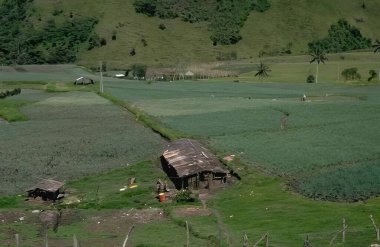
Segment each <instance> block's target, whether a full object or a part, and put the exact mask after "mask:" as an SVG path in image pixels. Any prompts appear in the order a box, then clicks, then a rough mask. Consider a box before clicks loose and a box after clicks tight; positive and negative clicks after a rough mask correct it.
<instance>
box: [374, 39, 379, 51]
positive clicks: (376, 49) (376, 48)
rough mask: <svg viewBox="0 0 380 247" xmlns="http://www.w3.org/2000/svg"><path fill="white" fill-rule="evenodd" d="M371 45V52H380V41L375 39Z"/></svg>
mask: <svg viewBox="0 0 380 247" xmlns="http://www.w3.org/2000/svg"><path fill="white" fill-rule="evenodd" d="M372 47H373V48H374V49H375V50H373V52H380V41H379V40H376V41H375V44H373V46H372Z"/></svg>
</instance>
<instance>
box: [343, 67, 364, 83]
mask: <svg viewBox="0 0 380 247" xmlns="http://www.w3.org/2000/svg"><path fill="white" fill-rule="evenodd" d="M342 76H343V78H344V80H345V81H348V80H360V78H361V76H360V74H359V73H358V69H357V68H348V69H344V70H343V71H342Z"/></svg>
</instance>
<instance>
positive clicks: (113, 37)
mask: <svg viewBox="0 0 380 247" xmlns="http://www.w3.org/2000/svg"><path fill="white" fill-rule="evenodd" d="M112 40H116V31H113V32H112Z"/></svg>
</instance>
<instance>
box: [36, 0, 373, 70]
mask: <svg viewBox="0 0 380 247" xmlns="http://www.w3.org/2000/svg"><path fill="white" fill-rule="evenodd" d="M35 2H36V6H37V7H36V9H37V13H36V16H37V15H39V14H40V15H42V16H44V18H48V16H49V15H50V16H51V13H52V11H53V9H54V5H55V6H58V7H57V8H63V9H64V10H65V12H64V14H65V15H68V14H69V13H70V11H72V12H73V13H74V14H81V15H86V16H98V17H99V19H100V22H99V24H98V26H97V32H98V33H99V34H100V36H101V37H105V38H106V39H107V41H108V42H107V45H106V46H104V47H101V48H96V49H93V50H92V51H87V50H86V49H85V48H84V49H83V50H82V51H81V52H80V54H79V63H81V64H84V65H88V66H95V65H96V64H97V62H98V61H99V60H107V62H108V63H109V65H110V66H112V67H123V65H125V64H132V63H137V62H140V63H147V64H151V65H172V64H177V63H179V62H184V63H191V62H199V61H213V60H215V57H216V54H217V53H218V52H220V51H237V52H238V56H239V58H249V57H257V56H258V54H259V52H260V51H262V50H263V49H264V50H265V51H266V52H268V53H270V52H273V51H276V50H280V49H281V48H283V47H285V46H286V45H287V44H288V43H289V42H291V43H292V44H293V51H294V52H295V53H301V52H305V51H306V50H307V43H308V42H309V41H311V40H312V39H314V38H318V37H323V36H325V35H326V33H327V29H328V27H329V26H330V25H331V24H332V23H333V22H336V21H337V20H338V19H339V18H342V17H344V18H346V19H347V20H348V21H349V22H350V23H351V24H354V25H356V26H358V27H359V28H360V29H361V30H362V31H363V34H364V35H366V36H368V37H371V38H373V39H375V38H380V33H379V30H380V23H379V22H378V19H379V17H380V1H379V0H367V1H366V6H367V8H366V9H362V8H361V6H360V5H361V1H354V0H350V1H347V0H337V1H328V0H322V1H318V2H315V1H311V0H308V1H300V0H298V1H296V2H295V1H292V0H271V3H272V8H271V9H270V10H269V11H267V12H265V13H257V12H252V14H251V15H250V16H249V18H248V20H247V22H246V24H245V26H244V27H243V29H242V31H241V34H242V36H243V40H242V41H241V42H240V43H239V44H238V45H236V46H229V47H220V46H217V47H214V46H212V43H211V41H210V39H209V36H210V33H209V31H208V30H207V24H206V23H197V24H189V23H185V22H182V21H180V20H161V19H158V18H149V17H146V16H144V15H140V14H136V13H135V12H134V8H133V6H132V2H133V0H113V1H100V0H93V1H91V0H81V1H76V0H67V1H63V2H59V4H57V3H56V2H52V1H48V0H36V1H35ZM83 6H86V7H85V8H84V7H83ZM354 18H363V19H364V21H365V22H364V23H356V22H355V20H354ZM160 23H164V24H165V25H166V26H167V29H166V30H164V31H162V30H160V29H159V28H158V25H159V24H160ZM120 24H121V26H122V27H119V28H117V26H120ZM114 30H116V31H117V40H116V41H112V40H111V36H112V32H113V31H114ZM142 38H144V39H145V40H146V41H147V43H148V46H147V47H143V45H142V43H141V39H142ZM133 47H135V48H136V53H137V54H136V55H135V56H133V57H131V56H130V55H129V51H130V50H131V49H132V48H133Z"/></svg>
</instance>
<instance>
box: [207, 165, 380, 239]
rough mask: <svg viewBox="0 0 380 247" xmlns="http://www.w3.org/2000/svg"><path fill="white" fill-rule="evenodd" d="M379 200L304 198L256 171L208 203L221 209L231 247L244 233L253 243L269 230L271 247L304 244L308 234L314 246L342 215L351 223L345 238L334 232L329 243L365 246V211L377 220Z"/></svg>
mask: <svg viewBox="0 0 380 247" xmlns="http://www.w3.org/2000/svg"><path fill="white" fill-rule="evenodd" d="M378 205H379V199H378V198H376V199H373V200H369V201H366V202H365V203H363V202H361V203H354V204H349V203H331V202H323V201H312V200H308V199H305V198H303V197H301V196H299V195H295V194H293V193H291V192H289V191H287V190H286V189H285V187H284V184H283V180H282V179H280V178H274V177H269V176H264V175H260V174H258V173H256V172H254V173H252V174H250V175H248V176H245V177H244V178H243V180H241V182H239V183H238V184H237V185H235V186H233V187H231V188H229V189H227V190H225V191H222V192H220V193H219V194H218V195H217V197H216V198H215V200H213V203H212V205H211V206H212V207H215V208H216V209H218V210H219V212H220V213H221V218H222V221H223V222H224V224H225V225H227V227H228V230H229V234H230V239H231V241H233V243H234V245H233V246H239V245H241V244H242V240H241V239H242V235H243V232H246V233H247V235H248V238H249V240H250V242H251V243H253V242H255V241H257V240H258V239H259V238H260V237H261V236H262V235H264V234H265V233H267V232H268V233H269V236H270V246H300V245H301V246H302V243H303V240H304V239H305V237H306V235H307V234H309V236H310V241H311V244H312V246H328V245H329V242H330V240H331V239H332V238H333V236H334V234H335V233H336V232H337V231H339V230H340V229H341V226H342V218H345V219H346V222H347V224H348V225H349V227H348V230H347V233H346V236H347V237H346V243H345V244H344V245H343V244H342V243H341V235H338V237H337V239H336V241H335V244H334V245H333V246H366V245H369V244H371V243H375V242H376V235H375V234H374V232H373V228H372V225H371V221H370V219H369V215H370V214H373V215H374V217H375V219H376V221H378V220H379V218H380V211H379V210H378Z"/></svg>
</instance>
